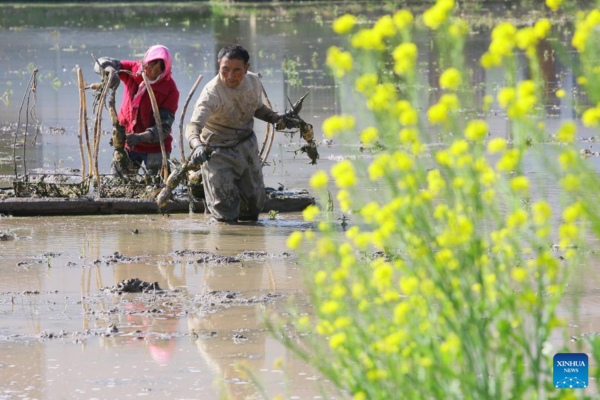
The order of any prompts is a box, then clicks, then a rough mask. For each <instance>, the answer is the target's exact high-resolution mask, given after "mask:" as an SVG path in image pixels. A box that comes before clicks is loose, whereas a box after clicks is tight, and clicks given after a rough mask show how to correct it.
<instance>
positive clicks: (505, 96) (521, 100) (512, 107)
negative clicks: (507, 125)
mask: <svg viewBox="0 0 600 400" xmlns="http://www.w3.org/2000/svg"><path fill="white" fill-rule="evenodd" d="M535 92H536V87H535V83H534V82H533V81H531V80H527V81H522V82H520V83H519V85H518V87H517V89H515V88H511V87H507V88H504V89H502V90H501V91H500V92H499V93H498V103H499V104H500V107H502V108H506V109H507V110H508V117H509V118H518V117H523V116H525V115H527V114H529V113H531V111H532V110H533V107H534V106H535V104H536V102H537V96H536V93H535Z"/></svg>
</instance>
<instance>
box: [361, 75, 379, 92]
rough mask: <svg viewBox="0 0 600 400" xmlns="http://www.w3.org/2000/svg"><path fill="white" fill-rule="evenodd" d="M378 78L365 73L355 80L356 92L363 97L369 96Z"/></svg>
mask: <svg viewBox="0 0 600 400" xmlns="http://www.w3.org/2000/svg"><path fill="white" fill-rule="evenodd" d="M378 81H379V77H378V76H377V74H371V73H366V74H363V75H361V76H360V77H358V78H357V79H356V90H358V91H359V92H361V93H364V94H365V95H369V96H370V95H371V92H373V90H375V86H377V82H378Z"/></svg>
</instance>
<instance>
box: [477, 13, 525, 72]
mask: <svg viewBox="0 0 600 400" xmlns="http://www.w3.org/2000/svg"><path fill="white" fill-rule="evenodd" d="M516 34H517V28H515V26H514V25H513V24H511V23H509V22H503V23H501V24H499V25H498V26H496V27H495V28H494V29H493V30H492V43H490V47H489V49H488V51H487V52H486V53H485V54H484V55H483V56H481V66H482V67H483V68H492V67H497V66H500V65H501V64H502V59H503V58H505V57H508V58H510V57H512V54H513V49H514V47H515V35H516Z"/></svg>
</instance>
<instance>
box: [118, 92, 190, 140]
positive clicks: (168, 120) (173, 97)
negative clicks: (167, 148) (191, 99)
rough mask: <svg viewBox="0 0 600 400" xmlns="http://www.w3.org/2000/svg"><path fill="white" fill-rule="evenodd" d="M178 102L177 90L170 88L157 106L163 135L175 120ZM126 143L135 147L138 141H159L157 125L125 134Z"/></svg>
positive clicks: (166, 133)
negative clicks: (139, 131)
mask: <svg viewBox="0 0 600 400" xmlns="http://www.w3.org/2000/svg"><path fill="white" fill-rule="evenodd" d="M178 102H179V91H178V90H177V89H175V90H172V91H171V92H170V93H169V95H168V96H167V97H166V98H165V99H164V100H163V101H162V102H161V104H160V106H159V107H160V108H159V115H160V122H161V128H162V131H163V135H165V137H166V136H167V135H168V134H169V133H170V132H171V127H172V126H173V122H175V112H176V111H177V104H178ZM126 139H127V144H128V145H129V147H132V148H133V147H135V146H137V145H138V144H139V143H160V137H159V132H158V126H157V125H156V124H155V125H154V126H152V127H150V128H148V129H146V130H145V131H144V132H142V133H136V134H131V135H127V138H126Z"/></svg>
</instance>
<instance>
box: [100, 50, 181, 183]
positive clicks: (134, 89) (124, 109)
mask: <svg viewBox="0 0 600 400" xmlns="http://www.w3.org/2000/svg"><path fill="white" fill-rule="evenodd" d="M98 61H99V62H100V65H98V64H96V65H95V66H94V70H95V71H96V73H100V66H101V67H102V68H104V70H105V71H110V69H111V68H112V69H114V70H115V72H117V74H116V75H115V79H114V80H113V81H112V82H109V87H110V88H116V87H117V86H118V85H119V82H120V81H123V84H124V85H125V92H124V93H123V102H122V104H121V109H120V110H119V123H120V124H121V125H123V126H124V127H125V132H126V134H127V136H126V144H125V150H126V151H127V153H128V154H129V159H130V160H131V161H132V162H133V164H134V165H132V168H131V169H132V170H131V171H125V172H126V173H132V172H133V173H135V172H137V170H138V169H139V167H140V165H142V163H143V164H145V168H146V170H147V171H148V173H150V174H153V175H156V174H158V172H159V171H160V168H161V165H162V155H161V151H160V141H159V135H158V127H157V126H156V122H155V121H154V114H153V112H152V104H151V103H150V96H149V94H148V93H147V90H146V85H145V84H144V80H143V79H142V71H144V70H145V72H146V76H147V77H148V80H149V81H150V83H151V86H152V90H153V91H154V95H155V96H156V102H157V104H158V108H159V110H160V119H161V122H162V130H163V135H166V137H165V148H166V150H167V155H168V154H170V153H171V143H172V142H173V137H172V136H171V125H173V121H175V112H176V111H177V105H178V102H179V90H178V89H177V85H176V84H175V81H174V80H173V78H172V77H171V66H172V65H173V56H172V55H171V52H170V51H169V49H167V48H166V47H165V46H161V45H156V46H152V47H150V48H149V49H148V51H147V52H146V54H145V55H144V58H143V59H142V60H141V61H139V60H138V61H127V60H116V59H114V58H108V57H102V58H100V59H99V60H98ZM117 76H118V78H119V79H120V81H119V79H117V78H116V77H117ZM116 168H117V166H116V165H115V164H114V163H113V164H112V165H111V172H112V173H113V174H117V169H116Z"/></svg>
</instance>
